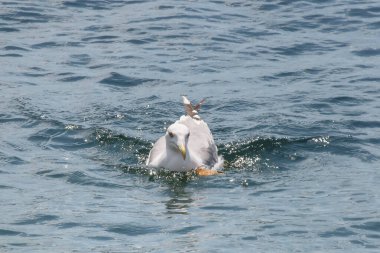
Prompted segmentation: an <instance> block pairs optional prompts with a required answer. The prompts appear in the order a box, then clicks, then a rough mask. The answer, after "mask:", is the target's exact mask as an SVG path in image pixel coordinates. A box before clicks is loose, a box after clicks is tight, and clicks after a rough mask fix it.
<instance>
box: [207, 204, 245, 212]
mask: <svg viewBox="0 0 380 253" xmlns="http://www.w3.org/2000/svg"><path fill="white" fill-rule="evenodd" d="M201 209H204V210H211V211H232V212H236V211H246V210H248V209H247V208H245V207H239V206H218V205H213V206H204V207H201Z"/></svg>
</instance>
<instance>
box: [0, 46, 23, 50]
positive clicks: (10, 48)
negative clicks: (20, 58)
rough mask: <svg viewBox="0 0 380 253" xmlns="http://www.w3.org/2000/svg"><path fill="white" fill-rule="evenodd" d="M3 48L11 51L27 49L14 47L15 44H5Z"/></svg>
mask: <svg viewBox="0 0 380 253" xmlns="http://www.w3.org/2000/svg"><path fill="white" fill-rule="evenodd" d="M4 50H12V51H29V50H28V49H25V48H23V47H16V46H6V47H4Z"/></svg>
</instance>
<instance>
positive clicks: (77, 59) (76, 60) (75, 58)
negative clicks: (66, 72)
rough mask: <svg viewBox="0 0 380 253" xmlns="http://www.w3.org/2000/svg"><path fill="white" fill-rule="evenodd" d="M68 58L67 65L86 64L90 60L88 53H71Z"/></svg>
mask: <svg viewBox="0 0 380 253" xmlns="http://www.w3.org/2000/svg"><path fill="white" fill-rule="evenodd" d="M70 58H71V59H70V61H69V62H68V63H67V64H68V65H69V66H82V65H87V64H89V63H90V61H91V57H90V56H89V55H88V54H73V55H71V56H70Z"/></svg>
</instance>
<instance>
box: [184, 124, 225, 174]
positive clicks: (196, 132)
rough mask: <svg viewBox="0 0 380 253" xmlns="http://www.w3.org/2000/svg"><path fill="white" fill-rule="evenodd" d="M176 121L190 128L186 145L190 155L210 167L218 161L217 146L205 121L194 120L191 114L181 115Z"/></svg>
mask: <svg viewBox="0 0 380 253" xmlns="http://www.w3.org/2000/svg"><path fill="white" fill-rule="evenodd" d="M178 123H181V124H184V125H185V126H187V127H188V128H189V130H190V137H189V141H188V143H187V147H188V149H189V150H190V151H191V155H192V156H195V157H196V158H197V159H199V160H200V161H201V162H202V164H203V165H207V166H210V167H212V166H213V165H214V164H215V163H216V162H217V161H218V148H217V147H216V145H215V142H214V138H213V137H212V134H211V131H210V129H209V127H208V125H207V124H206V122H204V121H203V120H195V119H193V118H192V117H191V116H182V117H181V118H180V119H179V121H178Z"/></svg>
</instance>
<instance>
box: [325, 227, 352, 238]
mask: <svg viewBox="0 0 380 253" xmlns="http://www.w3.org/2000/svg"><path fill="white" fill-rule="evenodd" d="M353 235H356V233H355V232H353V231H351V230H348V229H347V228H345V227H341V228H337V229H335V230H332V231H327V232H323V233H320V234H319V236H320V237H323V238H330V237H349V236H353Z"/></svg>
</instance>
